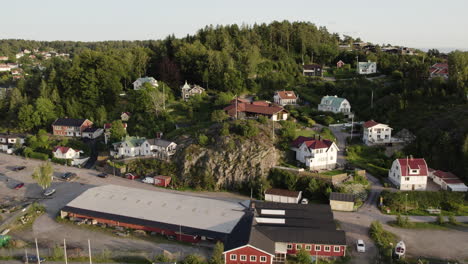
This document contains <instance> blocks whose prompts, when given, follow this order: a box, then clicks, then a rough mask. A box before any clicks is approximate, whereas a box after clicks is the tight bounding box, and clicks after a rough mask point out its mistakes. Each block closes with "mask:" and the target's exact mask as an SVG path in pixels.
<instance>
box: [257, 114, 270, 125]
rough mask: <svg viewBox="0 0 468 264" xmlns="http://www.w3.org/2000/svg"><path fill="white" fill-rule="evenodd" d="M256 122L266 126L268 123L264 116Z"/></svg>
mask: <svg viewBox="0 0 468 264" xmlns="http://www.w3.org/2000/svg"><path fill="white" fill-rule="evenodd" d="M258 122H260V123H261V124H266V123H267V122H268V118H267V117H266V116H259V117H258Z"/></svg>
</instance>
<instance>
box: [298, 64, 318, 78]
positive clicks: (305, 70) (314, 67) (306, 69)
mask: <svg viewBox="0 0 468 264" xmlns="http://www.w3.org/2000/svg"><path fill="white" fill-rule="evenodd" d="M302 75H304V76H317V77H322V76H323V70H322V65H319V64H306V65H302Z"/></svg>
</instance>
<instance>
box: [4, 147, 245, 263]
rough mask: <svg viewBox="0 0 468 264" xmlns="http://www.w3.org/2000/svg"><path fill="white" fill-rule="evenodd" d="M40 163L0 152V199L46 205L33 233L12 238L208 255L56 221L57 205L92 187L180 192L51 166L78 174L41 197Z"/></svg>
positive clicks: (231, 196)
mask: <svg viewBox="0 0 468 264" xmlns="http://www.w3.org/2000/svg"><path fill="white" fill-rule="evenodd" d="M40 164H41V161H37V160H31V159H24V158H22V157H18V156H11V155H6V154H0V200H1V199H2V198H5V197H27V198H31V199H34V198H37V199H40V202H41V203H42V204H43V205H45V206H46V210H47V213H46V214H44V215H42V216H40V217H39V218H37V220H36V221H35V222H34V224H33V227H32V232H30V231H29V230H28V231H19V232H13V233H12V234H13V235H14V236H15V237H18V238H21V239H23V240H26V241H34V238H35V237H36V238H38V241H39V243H40V244H41V246H42V247H52V246H54V245H55V244H58V243H61V242H62V241H63V239H64V238H65V239H67V244H68V243H69V244H70V245H72V246H75V247H81V248H86V247H87V240H88V239H91V243H92V244H93V248H94V249H95V250H97V251H100V250H102V249H105V248H107V249H110V250H119V251H127V250H128V251H135V250H136V251H147V252H161V251H162V250H167V251H169V252H171V253H178V252H179V253H180V254H181V255H182V256H183V255H186V254H189V253H197V254H200V255H204V256H208V255H209V251H210V250H209V249H208V248H207V247H201V246H186V245H181V244H175V243H154V242H150V241H146V240H142V239H129V238H120V237H115V236H112V235H108V234H105V233H101V232H95V231H91V230H85V229H83V228H80V227H74V226H70V225H66V224H62V223H58V222H56V221H55V217H56V216H57V213H58V212H59V210H60V208H62V207H63V206H65V205H66V204H67V203H68V202H70V201H71V200H73V199H74V198H75V197H77V196H78V195H79V194H81V193H82V192H84V191H85V190H87V189H89V188H91V187H94V186H99V185H105V184H115V185H123V186H128V187H133V188H140V189H146V190H152V191H155V192H156V191H159V192H176V193H182V192H178V191H174V190H168V189H162V188H157V187H155V186H152V185H149V184H145V183H141V182H138V181H131V180H127V179H124V178H120V177H114V176H109V177H108V178H105V179H103V178H99V177H97V176H96V175H97V174H98V172H97V171H95V170H88V169H78V168H74V167H66V166H61V165H54V176H55V177H56V178H58V177H60V175H62V174H63V173H65V172H68V171H70V172H75V173H77V174H78V178H77V179H75V180H74V181H73V182H63V181H60V180H57V179H56V180H54V182H53V183H52V188H55V189H56V193H55V194H54V195H53V196H52V197H51V198H50V199H43V197H42V196H41V192H42V189H41V188H40V187H39V186H38V185H37V184H36V183H35V182H34V180H33V179H32V178H31V174H32V173H33V171H34V169H35V167H37V166H38V165H40ZM19 165H23V166H26V169H24V170H22V171H18V172H14V171H12V170H11V169H12V168H14V167H15V166H19ZM19 182H24V183H25V186H24V187H23V188H21V189H19V190H15V189H14V186H15V185H16V184H17V183H19ZM182 194H184V195H193V196H202V197H210V198H214V199H222V200H229V201H236V202H237V201H243V200H245V199H248V198H247V197H244V196H241V195H237V194H233V193H227V192H183V193H182Z"/></svg>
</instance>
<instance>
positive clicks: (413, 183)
mask: <svg viewBox="0 0 468 264" xmlns="http://www.w3.org/2000/svg"><path fill="white" fill-rule="evenodd" d="M428 176H429V169H428V167H427V163H426V161H425V160H424V159H415V158H413V157H411V158H406V159H396V160H395V161H393V164H392V167H391V168H390V170H389V171H388V178H389V179H390V181H391V182H392V183H393V184H395V185H396V186H397V188H398V189H400V190H404V191H415V190H418V191H424V190H426V186H427V177H428Z"/></svg>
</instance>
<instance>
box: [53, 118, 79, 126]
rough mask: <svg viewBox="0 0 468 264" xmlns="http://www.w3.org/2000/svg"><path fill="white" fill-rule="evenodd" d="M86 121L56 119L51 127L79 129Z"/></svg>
mask: <svg viewBox="0 0 468 264" xmlns="http://www.w3.org/2000/svg"><path fill="white" fill-rule="evenodd" d="M86 120H87V119H77V118H57V120H55V121H54V123H53V124H52V125H53V126H71V127H80V126H81V125H83V123H84V122H85V121H86Z"/></svg>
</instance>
